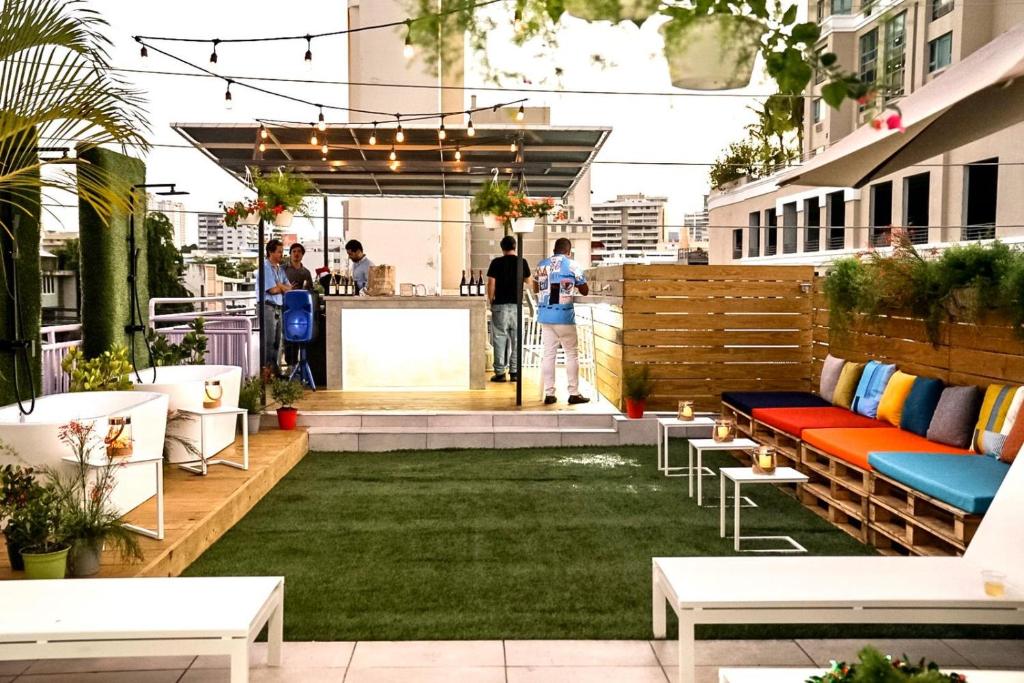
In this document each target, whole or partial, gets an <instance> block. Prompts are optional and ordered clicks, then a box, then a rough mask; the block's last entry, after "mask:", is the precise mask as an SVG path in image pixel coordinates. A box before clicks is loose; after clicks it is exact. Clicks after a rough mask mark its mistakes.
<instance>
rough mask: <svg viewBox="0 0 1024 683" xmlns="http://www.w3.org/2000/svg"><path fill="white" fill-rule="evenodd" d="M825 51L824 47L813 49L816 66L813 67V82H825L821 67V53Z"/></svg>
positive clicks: (823, 70) (823, 71)
mask: <svg viewBox="0 0 1024 683" xmlns="http://www.w3.org/2000/svg"><path fill="white" fill-rule="evenodd" d="M824 52H825V48H821V49H819V50H815V51H814V56H815V58H816V59H815V60H814V63H815V64H817V65H818V66H817V67H816V68H815V69H814V84H815V85H817V84H818V83H824V82H825V69H823V68H822V67H821V55H822V53H824Z"/></svg>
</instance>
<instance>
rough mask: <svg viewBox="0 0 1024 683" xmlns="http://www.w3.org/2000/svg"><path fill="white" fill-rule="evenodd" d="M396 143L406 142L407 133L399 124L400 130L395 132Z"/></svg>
mask: <svg viewBox="0 0 1024 683" xmlns="http://www.w3.org/2000/svg"><path fill="white" fill-rule="evenodd" d="M395 142H405V131H403V130H402V124H398V130H396V131H395Z"/></svg>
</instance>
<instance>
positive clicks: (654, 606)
mask: <svg viewBox="0 0 1024 683" xmlns="http://www.w3.org/2000/svg"><path fill="white" fill-rule="evenodd" d="M666 612H667V610H666V608H665V591H663V590H662V589H661V583H659V581H658V570H657V569H654V568H653V566H652V569H651V623H652V625H653V627H654V637H655V638H664V637H665V633H666V631H667V627H666V625H665V619H666V616H667V615H666Z"/></svg>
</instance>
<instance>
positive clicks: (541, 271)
mask: <svg viewBox="0 0 1024 683" xmlns="http://www.w3.org/2000/svg"><path fill="white" fill-rule="evenodd" d="M571 254H572V242H570V241H569V240H568V239H566V238H564V237H560V238H558V239H557V240H555V253H554V255H552V256H550V257H548V258H546V259H544V260H543V261H541V262H540V263H539V264H538V265H537V278H536V280H535V281H534V282H535V285H534V288H535V291H537V294H538V296H537V299H538V306H537V322H539V323H540V325H541V343H542V344H543V346H544V355H543V357H542V360H541V364H540V372H541V379H542V380H543V382H544V403H545V404H548V405H550V404H552V403H555V402H556V401H557V400H558V399H557V398H555V357H556V356H557V355H558V347H559V346H561V347H562V349H563V350H564V351H565V370H566V374H567V375H568V378H569V403H587V402H589V401H590V399H589V398H586V397H585V396H581V395H580V362H579V353H578V351H577V339H576V312H575V310H574V309H573V305H572V304H573V299H574V297H575V294H576V293H577V292H578V293H579V294H580V295H582V296H586V295H587V294H588V293H589V292H590V288H589V287H588V286H587V279H586V277H584V275H583V269H582V268H580V265H579V264H578V263H576V262H575V261H573V260H572V259H571V258H570V256H571Z"/></svg>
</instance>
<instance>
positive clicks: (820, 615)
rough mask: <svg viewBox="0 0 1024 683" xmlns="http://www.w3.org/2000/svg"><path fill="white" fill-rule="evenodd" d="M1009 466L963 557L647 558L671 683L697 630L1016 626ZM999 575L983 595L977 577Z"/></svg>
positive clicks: (1019, 571) (1022, 495)
mask: <svg viewBox="0 0 1024 683" xmlns="http://www.w3.org/2000/svg"><path fill="white" fill-rule="evenodd" d="M1020 462H1021V461H1020V459H1018V460H1017V461H1015V462H1014V464H1013V466H1012V467H1010V471H1009V472H1007V474H1006V478H1005V479H1004V480H1003V484H1002V486H1001V487H1000V488H999V491H998V493H997V494H996V497H995V500H993V502H992V505H991V507H990V508H989V510H988V512H987V514H986V515H985V517H984V519H983V520H982V522H981V525H980V526H979V527H978V531H977V533H976V534H975V536H974V538H973V540H972V541H971V543H970V545H969V546H968V548H967V552H966V553H965V554H964V556H963V557H757V558H753V557H671V558H668V557H656V558H654V559H653V567H652V599H653V605H652V608H653V623H654V637H655V638H664V637H665V634H666V616H667V614H666V604H668V605H670V606H671V607H672V609H673V611H675V613H676V616H677V617H678V618H679V681H680V683H693V681H694V677H695V668H694V630H695V627H696V625H697V624H819V623H836V624H884V623H892V624H1011V625H1022V624H1024V543H1021V541H1020V539H1021V532H1020V519H1021V510H1024V465H1021V464H1020ZM983 569H992V570H997V571H1000V572H1002V573H1004V574H1005V575H1006V576H1007V585H1006V594H1005V595H1004V596H1003V597H1001V598H992V597H989V596H988V595H986V594H985V592H984V587H983V582H982V577H981V571H982V570H983Z"/></svg>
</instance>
